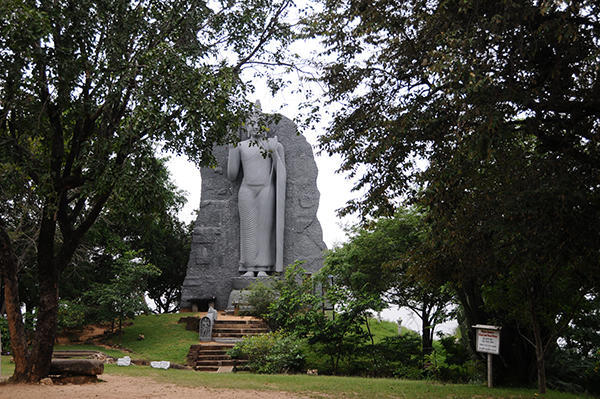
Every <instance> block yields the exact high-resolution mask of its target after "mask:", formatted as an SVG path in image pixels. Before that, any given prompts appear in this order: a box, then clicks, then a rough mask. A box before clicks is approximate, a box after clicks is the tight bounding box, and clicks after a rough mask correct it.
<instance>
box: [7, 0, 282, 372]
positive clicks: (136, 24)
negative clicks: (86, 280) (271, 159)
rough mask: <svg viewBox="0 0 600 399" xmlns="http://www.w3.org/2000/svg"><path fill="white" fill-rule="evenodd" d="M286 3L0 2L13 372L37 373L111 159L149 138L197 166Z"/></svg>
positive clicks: (267, 49) (237, 102)
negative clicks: (33, 306)
mask: <svg viewBox="0 0 600 399" xmlns="http://www.w3.org/2000/svg"><path fill="white" fill-rule="evenodd" d="M290 5H291V2H290V1H289V0H281V1H278V0H274V1H256V0H239V1H232V2H219V1H217V2H211V3H207V2H204V1H197V0H187V1H186V0H170V1H160V2H149V1H143V0H142V1H129V0H120V1H112V0H111V1H91V0H84V1H76V2H74V1H67V0H65V1H56V2H36V1H21V0H7V1H3V2H2V4H1V5H0V32H1V34H0V96H1V101H0V165H1V167H0V171H1V174H0V185H1V187H2V190H0V203H5V202H7V203H8V204H11V206H12V205H13V204H14V205H15V208H14V209H13V210H8V212H7V213H5V212H3V213H2V214H1V215H0V266H1V269H0V270H1V271H2V277H3V281H4V286H5V298H6V299H5V301H6V310H7V315H8V321H9V330H10V333H11V340H12V341H11V344H12V350H13V354H14V358H15V372H14V375H13V379H14V380H16V381H37V380H39V379H40V378H42V377H43V376H44V375H46V374H47V373H48V371H49V367H50V359H51V354H52V347H53V342H54V336H55V332H56V319H57V317H56V316H57V308H58V298H59V277H60V273H61V271H62V270H63V269H64V268H65V267H66V266H67V265H68V264H69V262H70V261H71V259H72V257H73V255H74V253H75V251H76V250H77V248H78V247H79V245H80V244H81V242H82V240H83V237H84V235H85V234H86V232H87V231H88V230H89V229H90V228H91V227H92V226H93V225H94V223H95V222H96V220H97V218H98V216H99V215H100V214H101V212H102V209H103V207H104V206H105V204H106V202H107V201H108V200H109V199H110V198H111V195H113V193H114V190H115V187H118V186H119V184H120V179H121V176H122V172H123V170H125V169H127V168H130V167H134V165H135V162H136V161H137V160H138V159H139V158H140V157H144V154H145V153H147V151H152V150H153V148H154V146H155V145H157V144H159V143H160V144H162V145H164V147H165V148H166V149H169V150H173V151H175V152H177V153H179V154H182V153H185V154H187V155H188V156H189V157H190V158H191V159H193V160H194V161H195V162H196V163H197V164H199V165H200V164H201V165H210V164H212V163H213V157H212V155H211V151H212V146H213V145H214V144H215V143H217V144H224V143H226V142H228V141H232V140H235V137H234V134H233V132H234V130H235V127H236V126H237V125H239V123H240V121H241V120H242V119H243V116H244V114H245V113H246V111H247V109H248V105H247V104H246V101H245V93H247V92H248V90H249V89H250V88H249V87H248V86H247V85H246V84H245V83H244V82H243V81H242V80H241V78H240V74H241V72H242V70H243V69H244V68H245V67H247V66H249V65H253V63H256V62H260V63H261V64H263V65H264V64H269V63H274V62H275V63H276V62H278V60H280V59H281V54H282V51H283V50H282V48H283V46H285V45H286V44H287V43H288V41H289V39H290V30H289V26H287V25H286V24H284V23H283V22H282V18H283V16H284V15H285V13H286V10H287V9H288V8H289V6H290ZM21 204H32V205H33V206H31V207H29V206H21ZM3 211H4V208H3ZM13 212H16V213H13ZM25 217H30V218H31V219H32V220H34V221H35V230H36V231H35V233H36V234H35V236H33V237H32V238H33V240H34V242H35V245H34V246H35V256H36V269H37V270H36V276H37V284H38V287H39V293H40V294H39V306H38V313H37V320H36V327H35V328H36V331H35V336H34V339H33V343H32V345H31V347H28V345H27V342H26V341H25V336H24V333H23V323H22V315H21V310H20V301H19V296H18V264H19V263H18V256H17V255H18V253H16V252H15V251H16V250H17V246H16V245H15V243H19V242H21V241H20V239H19V238H20V237H19V234H20V232H22V230H19V229H18V228H17V227H18V226H17V225H15V223H16V222H18V221H19V220H23V219H24V218H25ZM9 233H10V234H9Z"/></svg>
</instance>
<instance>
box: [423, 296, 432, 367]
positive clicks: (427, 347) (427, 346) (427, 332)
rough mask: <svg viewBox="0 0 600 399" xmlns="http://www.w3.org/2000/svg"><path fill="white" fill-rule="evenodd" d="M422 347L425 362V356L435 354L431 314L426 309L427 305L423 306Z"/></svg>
mask: <svg viewBox="0 0 600 399" xmlns="http://www.w3.org/2000/svg"><path fill="white" fill-rule="evenodd" d="M421 322H422V327H421V334H422V337H421V345H422V347H423V360H425V355H429V354H430V353H431V352H433V334H432V331H431V325H430V324H431V321H430V320H429V312H428V311H427V309H426V306H425V304H423V309H422V310H421Z"/></svg>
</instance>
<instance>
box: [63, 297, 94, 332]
mask: <svg viewBox="0 0 600 399" xmlns="http://www.w3.org/2000/svg"><path fill="white" fill-rule="evenodd" d="M87 310H88V307H87V306H86V305H84V304H82V303H78V302H75V301H60V302H59V304H58V328H59V329H61V330H64V329H74V328H81V327H83V326H84V325H86V324H88V321H89V320H88V319H87V317H86V312H87Z"/></svg>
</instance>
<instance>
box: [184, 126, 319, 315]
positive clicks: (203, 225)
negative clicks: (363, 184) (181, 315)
mask: <svg viewBox="0 0 600 399" xmlns="http://www.w3.org/2000/svg"><path fill="white" fill-rule="evenodd" d="M274 136H277V138H278V140H279V142H280V143H281V144H282V145H283V148H284V151H285V169H286V172H287V184H286V205H285V228H284V241H283V242H284V244H283V245H284V249H283V264H284V266H285V265H289V264H292V263H294V262H295V261H296V260H300V261H304V264H303V267H304V268H305V269H306V270H307V271H308V272H309V273H315V272H317V271H318V270H319V269H320V268H321V267H322V266H323V251H324V250H325V249H326V246H325V243H324V242H323V232H322V230H321V224H320V223H319V221H318V219H317V209H318V207H319V196H320V194H319V191H318V189H317V173H318V171H317V165H316V163H315V160H314V156H313V152H312V148H311V146H310V144H308V142H307V141H306V139H305V138H304V137H303V136H301V135H299V134H298V133H297V128H296V125H295V124H294V123H293V122H292V121H291V120H289V119H287V118H285V117H281V119H280V120H279V121H278V122H277V123H275V122H274V123H271V124H270V125H269V132H268V137H274ZM227 153H228V150H227V147H217V148H215V151H214V154H215V156H216V158H217V163H218V167H217V168H215V169H209V168H203V169H202V170H201V172H200V173H201V177H202V189H201V201H200V211H199V214H198V218H197V219H196V225H195V228H194V233H193V236H192V248H191V252H190V258H189V261H188V270H187V274H186V278H185V281H184V283H183V287H182V294H181V301H182V303H181V308H182V309H184V310H185V309H188V310H190V309H192V308H194V307H195V306H198V308H199V309H200V310H206V309H207V308H208V303H209V302H211V301H213V298H215V299H214V302H215V308H217V309H219V310H221V309H225V308H226V306H227V301H228V298H229V294H230V292H231V290H232V281H233V279H236V280H237V279H239V277H240V273H239V260H240V242H239V240H240V231H239V228H240V227H239V225H240V223H239V214H238V204H237V200H238V190H239V186H240V182H241V179H238V180H236V181H233V182H231V181H229V180H228V179H227V176H226V175H227V174H226V173H224V172H226V168H227Z"/></svg>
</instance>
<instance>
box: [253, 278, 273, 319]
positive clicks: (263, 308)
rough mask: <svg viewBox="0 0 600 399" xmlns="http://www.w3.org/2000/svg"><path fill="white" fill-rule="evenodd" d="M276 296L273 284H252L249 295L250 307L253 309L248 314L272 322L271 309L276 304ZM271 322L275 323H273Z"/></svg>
mask: <svg viewBox="0 0 600 399" xmlns="http://www.w3.org/2000/svg"><path fill="white" fill-rule="evenodd" d="M276 295H277V294H276V292H275V289H274V288H273V287H272V285H271V284H265V283H263V282H261V281H257V282H255V283H254V284H252V285H251V286H250V287H249V293H248V305H250V308H251V310H250V311H249V312H248V314H249V315H252V316H256V317H260V318H261V319H264V320H267V321H270V318H269V307H270V306H271V304H272V303H273V302H275V299H276ZM271 322H272V323H273V321H271Z"/></svg>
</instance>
